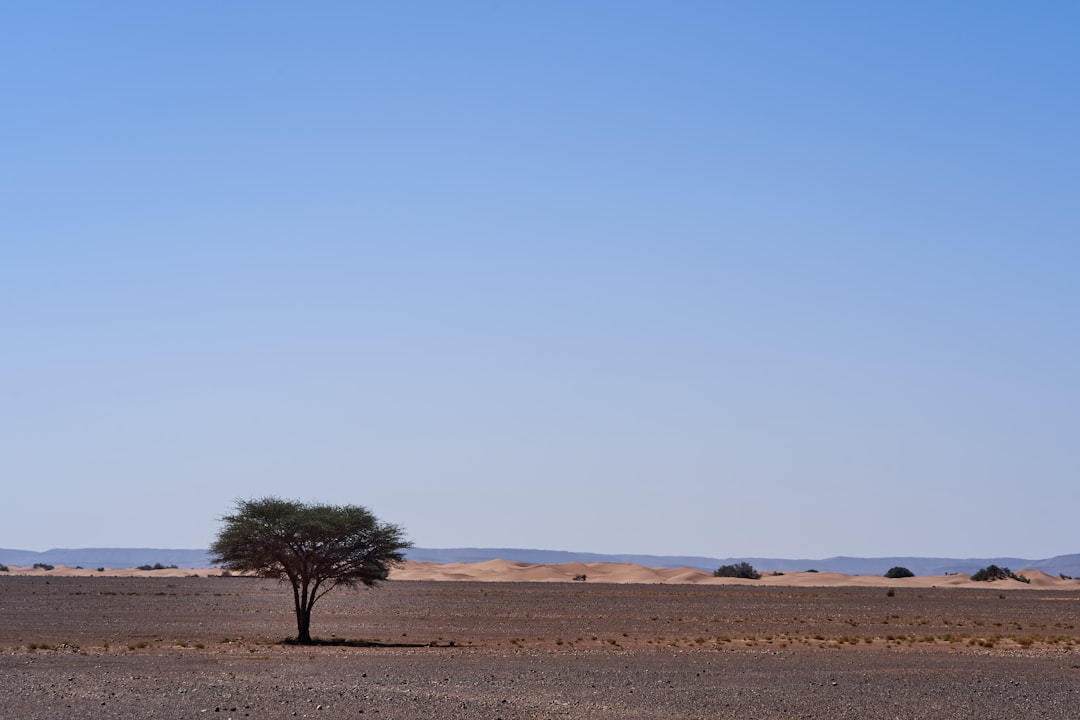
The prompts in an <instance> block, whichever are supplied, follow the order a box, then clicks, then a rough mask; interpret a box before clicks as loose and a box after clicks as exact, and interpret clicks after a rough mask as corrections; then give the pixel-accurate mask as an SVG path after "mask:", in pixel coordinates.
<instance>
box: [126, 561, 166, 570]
mask: <svg viewBox="0 0 1080 720" xmlns="http://www.w3.org/2000/svg"><path fill="white" fill-rule="evenodd" d="M135 569H136V570H175V569H176V566H175V565H162V564H161V563H154V564H153V565H140V566H139V567H137V568H135Z"/></svg>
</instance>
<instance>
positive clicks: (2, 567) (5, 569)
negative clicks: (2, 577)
mask: <svg viewBox="0 0 1080 720" xmlns="http://www.w3.org/2000/svg"><path fill="white" fill-rule="evenodd" d="M0 572H11V568H9V567H8V566H7V565H4V564H3V563H0Z"/></svg>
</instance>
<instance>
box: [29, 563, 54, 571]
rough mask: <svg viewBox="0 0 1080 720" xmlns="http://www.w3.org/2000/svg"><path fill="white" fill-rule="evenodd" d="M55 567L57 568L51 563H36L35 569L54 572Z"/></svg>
mask: <svg viewBox="0 0 1080 720" xmlns="http://www.w3.org/2000/svg"><path fill="white" fill-rule="evenodd" d="M54 567H56V566H55V565H50V564H49V563H34V569H41V570H52V569H53V568H54Z"/></svg>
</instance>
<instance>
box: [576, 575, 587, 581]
mask: <svg viewBox="0 0 1080 720" xmlns="http://www.w3.org/2000/svg"><path fill="white" fill-rule="evenodd" d="M588 579H589V576H588V575H575V576H574V581H575V582H585V581H586V580H588Z"/></svg>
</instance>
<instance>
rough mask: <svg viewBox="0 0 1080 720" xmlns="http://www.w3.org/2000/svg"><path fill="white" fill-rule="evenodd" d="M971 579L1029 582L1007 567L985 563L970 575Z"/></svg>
mask: <svg viewBox="0 0 1080 720" xmlns="http://www.w3.org/2000/svg"><path fill="white" fill-rule="evenodd" d="M971 579H972V580H974V581H976V582H993V581H995V580H1019V581H1020V582H1022V583H1029V582H1031V581H1030V580H1028V579H1027V578H1026V577H1024V576H1023V575H1017V574H1016V573H1014V572H1013V571H1012V570H1010V569H1009V568H1007V567H1005V568H1002V567H998V566H997V565H987V566H986V567H984V568H981V569H979V570H976V571H975V573H974V574H973V575H972V576H971Z"/></svg>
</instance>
